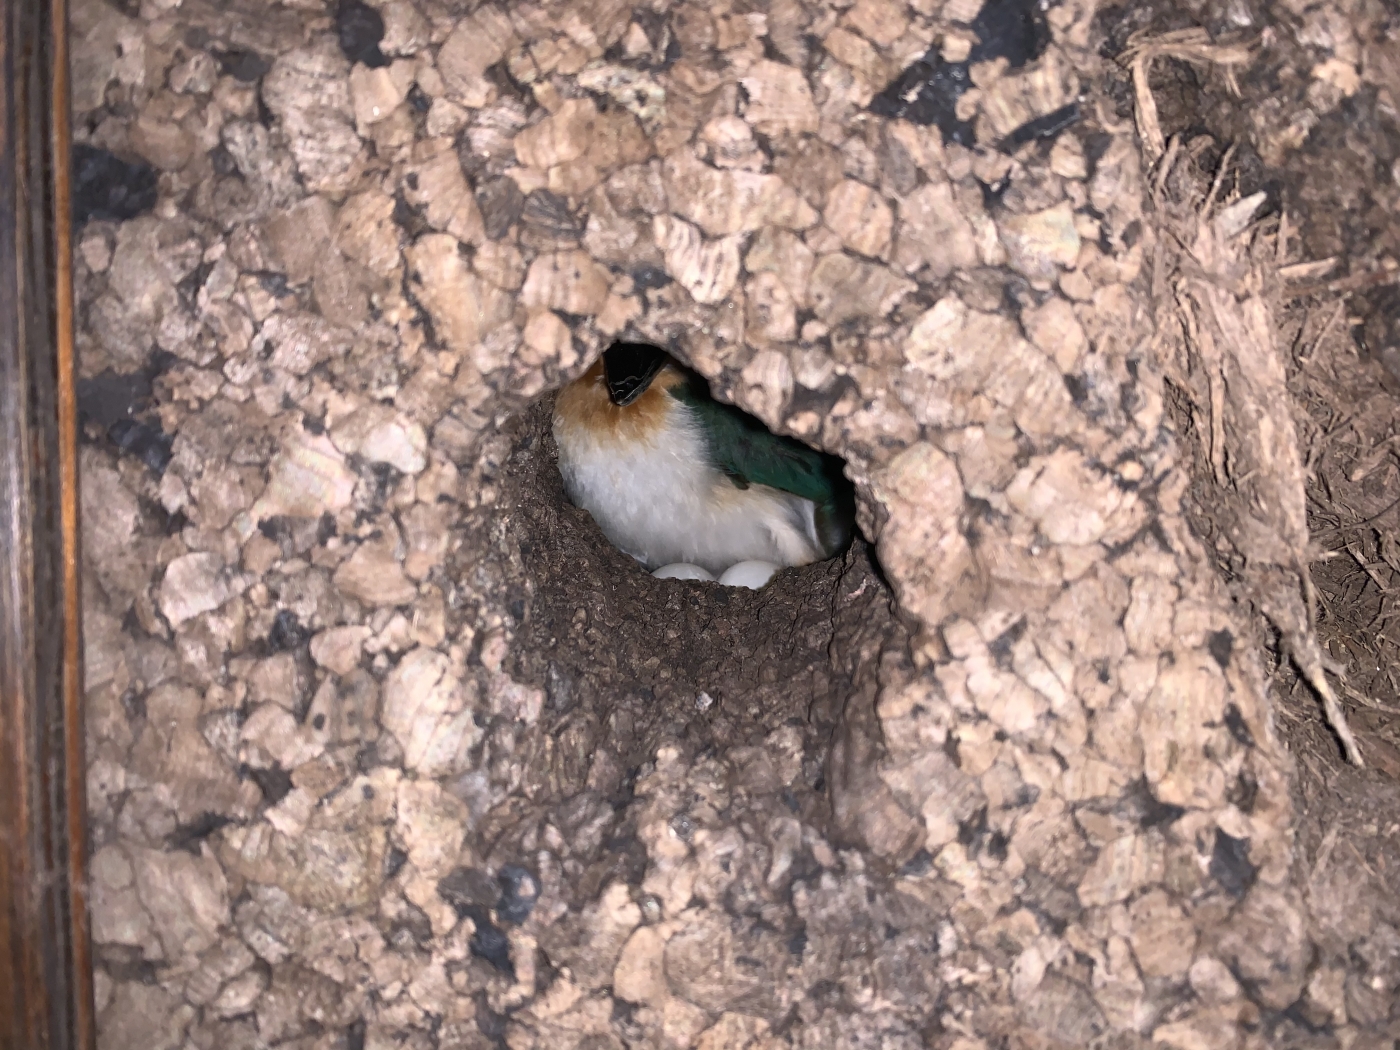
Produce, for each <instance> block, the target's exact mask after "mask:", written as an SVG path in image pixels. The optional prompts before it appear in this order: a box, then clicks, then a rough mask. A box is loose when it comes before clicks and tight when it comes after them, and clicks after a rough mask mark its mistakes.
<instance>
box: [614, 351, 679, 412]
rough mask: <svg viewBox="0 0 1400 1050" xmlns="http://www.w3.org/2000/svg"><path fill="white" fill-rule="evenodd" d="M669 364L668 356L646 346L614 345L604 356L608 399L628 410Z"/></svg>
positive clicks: (663, 352)
mask: <svg viewBox="0 0 1400 1050" xmlns="http://www.w3.org/2000/svg"><path fill="white" fill-rule="evenodd" d="M666 361H667V357H666V352H665V351H664V350H660V349H658V348H657V347H654V346H647V345H646V344H645V343H613V345H612V346H610V347H608V349H607V350H606V351H604V353H603V376H604V378H605V380H606V381H607V385H608V397H609V398H610V399H611V400H612V403H613V404H614V405H616V406H617V407H618V408H625V407H626V406H627V405H630V404H631V403H632V402H633V401H635V400H637V398H639V397H641V396H642V394H644V393H645V392H646V389H647V387H649V386H651V381H652V380H653V379H655V378H656V373H658V372H660V371H661V369H662V367H664V366H665V364H666Z"/></svg>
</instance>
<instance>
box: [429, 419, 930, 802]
mask: <svg viewBox="0 0 1400 1050" xmlns="http://www.w3.org/2000/svg"><path fill="white" fill-rule="evenodd" d="M554 401H555V395H554V394H548V395H546V396H544V397H542V398H540V399H539V400H538V401H536V402H535V403H534V404H533V405H532V406H530V407H528V408H527V409H525V410H523V411H522V412H520V413H518V414H517V415H515V416H514V417H512V418H511V419H510V420H508V421H507V422H506V423H505V424H504V426H503V428H502V431H501V438H502V446H501V452H502V461H501V467H500V471H499V487H500V492H499V497H498V499H497V506H498V507H500V508H501V511H500V516H499V519H498V521H497V522H496V523H495V525H494V529H495V532H496V536H497V545H496V555H497V556H499V557H500V558H501V559H502V562H503V564H502V578H503V579H507V580H510V581H513V582H512V584H511V586H512V594H511V601H510V603H509V604H510V607H511V613H512V616H513V617H514V619H515V623H514V624H513V637H512V641H511V645H510V649H509V654H508V656H507V658H506V662H505V663H504V665H503V670H505V671H506V672H508V673H509V674H510V675H511V677H512V678H514V679H516V680H517V681H519V682H521V683H524V684H526V685H529V686H534V687H537V688H539V689H541V690H543V692H544V696H545V699H544V704H543V709H542V712H541V717H540V719H539V721H538V723H537V724H536V726H535V727H534V732H535V733H536V734H537V735H538V736H539V738H540V743H541V746H542V747H543V749H544V750H546V751H548V752H549V754H548V756H547V757H546V759H545V761H543V762H541V763H536V764H535V765H534V768H533V775H537V776H539V777H541V778H548V779H549V791H548V793H549V794H551V795H555V796H556V797H567V796H568V795H570V794H573V793H574V792H577V791H581V790H591V791H597V792H600V793H602V794H604V795H608V796H617V795H623V796H626V794H627V793H628V792H629V789H630V785H631V783H632V781H633V780H634V779H635V777H636V775H637V773H638V771H639V770H641V769H643V768H644V767H645V766H646V765H647V764H648V763H649V762H651V761H652V760H653V759H654V758H655V756H656V754H657V751H658V749H659V748H661V747H663V746H665V745H667V744H671V745H673V746H675V747H677V748H678V749H679V750H680V751H681V753H683V754H685V755H687V756H689V757H692V758H693V757H696V756H701V755H717V756H726V755H728V756H729V757H731V758H732V752H733V751H734V749H737V748H745V747H756V746H759V745H762V744H763V743H764V742H765V741H766V740H770V738H771V735H772V734H774V733H777V732H782V733H783V734H784V739H785V740H786V741H788V742H789V746H793V747H798V748H800V753H801V755H802V759H801V763H800V765H801V771H800V774H798V775H797V776H796V777H795V778H794V779H793V780H792V781H791V782H789V783H784V784H782V785H779V787H780V789H781V790H782V791H783V792H785V796H784V797H785V798H786V799H788V800H789V802H788V804H789V805H790V806H791V807H792V808H793V809H794V811H798V812H802V813H804V814H805V815H806V816H807V817H809V818H812V819H819V817H818V813H817V812H815V811H817V810H821V809H823V808H825V805H826V803H825V781H826V776H825V772H824V764H825V760H826V757H827V754H828V751H829V746H830V743H831V740H832V737H833V733H834V731H835V730H836V728H837V726H838V725H839V724H840V720H841V719H842V717H843V712H844V711H845V710H846V709H847V705H848V704H851V703H866V704H869V705H870V706H871V709H872V710H873V705H874V703H875V699H876V696H877V692H878V683H877V681H876V670H877V668H878V666H879V664H880V658H881V656H882V655H883V654H886V653H892V652H893V653H902V654H907V653H908V646H909V636H908V630H907V628H906V627H905V625H904V624H903V622H902V621H901V620H900V618H899V617H898V615H897V609H896V603H895V599H894V597H893V594H892V592H891V591H890V589H889V587H888V585H887V584H886V583H885V582H884V580H883V578H882V576H881V573H880V570H879V567H878V565H877V563H876V561H875V558H874V551H873V549H872V548H871V546H870V544H869V543H868V542H866V540H865V539H864V538H863V537H861V536H860V535H859V533H857V534H856V536H855V538H854V540H853V542H852V543H851V544H850V546H849V547H847V548H846V550H845V551H844V552H842V553H840V554H838V555H836V556H834V557H832V558H829V559H827V560H825V561H819V562H815V563H812V564H810V565H806V566H801V567H797V568H789V569H784V570H783V571H781V572H779V573H778V574H777V575H776V576H775V577H774V578H773V579H772V580H771V581H770V582H769V583H768V584H767V585H766V586H764V587H763V588H761V589H758V590H750V589H747V588H743V587H727V586H722V585H720V584H717V583H710V582H700V581H690V580H674V579H657V578H655V577H653V576H652V575H651V573H650V572H649V571H647V570H646V569H645V568H643V567H642V566H641V565H640V564H638V563H637V562H636V561H635V560H634V559H633V558H632V557H631V556H629V555H628V554H626V553H624V552H623V551H621V550H619V549H618V548H617V547H615V546H613V544H612V543H611V542H610V541H609V540H608V539H607V537H606V536H605V535H604V534H603V532H602V530H601V529H600V528H599V527H598V526H597V524H596V523H595V522H594V521H593V519H592V518H591V517H590V516H589V514H588V513H587V512H586V511H584V510H582V509H580V508H578V507H576V506H574V505H573V504H572V503H571V502H570V501H569V499H568V497H567V495H566V494H565V491H564V486H563V481H562V479H561V476H560V473H559V468H558V459H557V456H558V450H557V446H556V444H555V440H554V436H553V433H552V426H551V423H552V417H553V407H554ZM462 550H463V551H464V552H465V553H466V555H467V556H468V557H479V556H480V550H479V548H478V547H476V546H475V545H470V544H464V545H463V547H462ZM454 571H459V572H462V571H470V567H469V566H467V565H462V566H459V567H457V568H456V569H455V570H454ZM545 740H548V741H549V743H548V745H547V746H545V745H544V744H543V741H545Z"/></svg>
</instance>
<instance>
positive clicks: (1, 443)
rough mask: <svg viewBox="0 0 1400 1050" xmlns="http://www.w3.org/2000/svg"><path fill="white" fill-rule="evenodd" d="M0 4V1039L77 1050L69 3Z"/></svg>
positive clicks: (79, 752) (82, 923)
mask: <svg viewBox="0 0 1400 1050" xmlns="http://www.w3.org/2000/svg"><path fill="white" fill-rule="evenodd" d="M0 9H3V23H0V1048H4V1050H10V1048H13V1050H70V1048H72V1050H88V1048H90V1047H92V1046H93V1045H94V1024H93V1009H92V967H91V954H90V946H89V940H88V926H87V903H86V897H85V892H84V887H85V882H84V873H85V860H86V856H85V853H86V851H85V836H86V827H85V822H84V812H83V804H84V770H85V766H84V762H83V726H82V706H81V702H82V690H81V685H82V669H81V663H80V655H81V649H80V636H79V629H80V622H81V616H80V607H79V596H78V553H79V551H78V500H77V491H78V489H77V459H76V430H75V426H76V421H75V411H74V392H73V380H74V376H73V289H72V278H71V273H72V268H71V237H72V232H71V209H70V204H69V187H68V179H69V129H68V53H67V37H66V29H67V19H66V5H65V3H64V0H0Z"/></svg>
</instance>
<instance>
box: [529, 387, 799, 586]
mask: <svg viewBox="0 0 1400 1050" xmlns="http://www.w3.org/2000/svg"><path fill="white" fill-rule="evenodd" d="M554 436H555V440H556V441H557V442H558V445H559V472H560V474H561V475H562V476H563V479H564V491H565V492H567V493H568V495H569V499H571V500H572V501H573V502H574V504H575V505H576V506H579V507H582V508H583V509H584V510H586V511H588V513H589V514H591V515H592V516H593V519H594V520H595V521H596V522H597V523H598V525H599V526H600V527H601V528H602V530H603V533H604V534H605V535H606V536H607V537H608V539H610V540H612V542H613V543H614V544H615V545H616V546H617V547H619V548H620V549H621V550H623V551H626V552H627V553H628V554H630V555H632V557H634V558H636V559H637V560H638V561H639V562H641V563H642V564H643V565H645V566H646V567H647V568H649V569H655V568H658V567H659V566H662V565H668V564H670V563H672V562H691V563H692V564H695V565H700V566H703V567H704V568H706V569H708V570H709V571H710V572H712V573H714V574H715V575H716V576H718V575H719V574H720V573H722V572H724V570H725V569H727V568H729V567H730V566H731V565H734V564H736V563H738V562H741V561H749V560H754V559H758V560H762V561H771V562H775V563H776V564H778V565H783V566H786V565H806V564H807V563H808V562H813V561H816V560H817V559H819V558H820V557H821V553H820V550H821V545H820V543H819V541H818V539H817V530H816V523H815V511H816V508H815V506H814V505H813V503H812V501H811V500H809V499H803V498H802V497H801V496H794V495H792V494H791V493H787V492H782V491H780V490H778V489H774V488H769V487H768V486H766V485H751V486H750V487H749V488H747V489H740V488H738V487H737V486H736V485H735V484H734V483H733V482H732V481H730V480H729V478H727V477H725V476H724V474H722V473H721V472H719V471H718V470H715V469H714V468H713V467H711V466H709V464H708V463H707V462H706V450H705V443H704V437H703V435H702V434H701V432H700V429H699V427H698V425H697V424H695V423H694V422H693V421H692V420H690V419H689V418H688V416H687V414H686V413H685V412H684V411H673V412H671V413H670V415H669V418H668V421H667V424H666V426H665V427H664V428H663V429H662V430H661V431H660V432H659V433H657V435H656V436H655V438H654V440H652V441H650V442H645V443H643V442H638V443H635V444H629V445H625V446H619V445H616V444H612V443H605V442H600V441H598V440H597V438H595V437H594V436H593V435H592V434H591V433H590V432H588V431H586V430H584V429H583V428H582V427H579V426H575V425H569V424H567V423H561V421H560V420H559V419H558V418H557V417H556V418H555V421H554Z"/></svg>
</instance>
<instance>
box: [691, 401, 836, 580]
mask: <svg viewBox="0 0 1400 1050" xmlns="http://www.w3.org/2000/svg"><path fill="white" fill-rule="evenodd" d="M688 378H689V382H686V383H681V384H677V385H676V386H674V387H672V388H671V390H670V394H671V396H672V397H674V398H675V399H676V400H678V401H680V402H681V403H682V404H684V405H685V406H686V407H687V408H689V409H691V410H692V411H693V412H694V413H695V414H696V415H697V416H698V417H699V419H700V421H701V424H702V425H703V426H704V428H705V434H706V436H707V438H708V440H709V445H710V457H711V461H712V462H713V463H714V465H715V466H716V467H717V468H719V469H720V470H721V471H723V472H724V473H725V474H727V475H728V476H729V477H730V478H731V479H732V480H733V481H734V483H735V484H736V485H738V486H739V487H740V488H747V487H748V486H749V485H767V486H769V487H770V488H775V489H780V490H782V491H783V492H790V493H792V494H793V495H794V496H801V497H803V498H804V499H809V500H811V501H812V502H813V503H814V504H816V507H817V530H818V533H819V535H820V537H821V539H822V542H823V544H824V545H825V546H826V547H827V548H828V552H829V553H834V552H835V551H836V550H839V549H840V548H842V547H844V546H845V545H846V543H848V542H849V541H850V537H851V530H852V528H853V526H854V524H855V493H854V490H853V488H852V486H851V483H850V482H849V481H848V480H847V479H846V477H845V476H844V475H843V474H842V472H841V461H840V460H839V459H837V458H836V457H835V456H829V455H827V454H826V453H824V452H818V451H817V450H816V449H814V448H809V447H808V446H806V445H804V444H803V443H802V442H800V441H798V440H797V439H796V438H791V437H784V436H782V435H780V434H774V433H773V432H772V431H771V430H769V429H768V428H767V427H765V426H764V425H763V424H762V423H761V422H760V421H759V420H757V419H755V418H754V417H753V416H751V415H749V414H748V413H746V412H744V411H742V410H741V409H738V408H735V407H734V406H733V405H725V404H722V403H720V402H718V401H716V400H715V399H714V398H712V397H711V396H710V393H709V390H708V389H705V387H704V380H703V379H701V378H700V377H698V376H693V377H688Z"/></svg>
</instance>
